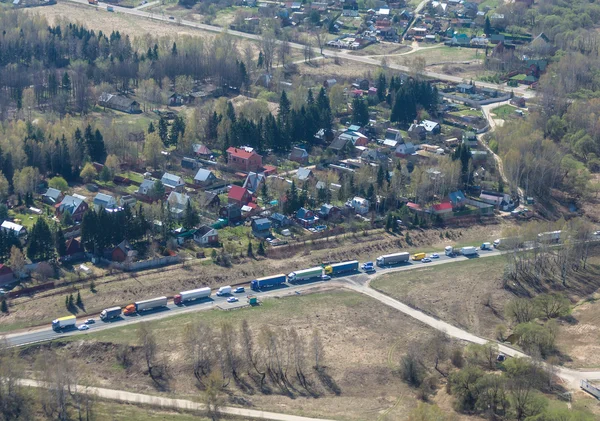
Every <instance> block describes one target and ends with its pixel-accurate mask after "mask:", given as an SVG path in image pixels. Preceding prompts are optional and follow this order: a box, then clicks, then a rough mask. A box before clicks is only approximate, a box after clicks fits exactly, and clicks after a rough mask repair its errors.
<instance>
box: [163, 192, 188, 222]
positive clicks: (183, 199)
mask: <svg viewBox="0 0 600 421" xmlns="http://www.w3.org/2000/svg"><path fill="white" fill-rule="evenodd" d="M189 201H190V197H189V196H188V195H187V194H185V193H179V192H176V191H172V192H171V193H169V197H168V198H167V202H168V204H169V209H170V211H171V215H172V216H173V218H175V219H181V218H182V217H183V214H184V212H185V208H186V207H187V205H188V202H189Z"/></svg>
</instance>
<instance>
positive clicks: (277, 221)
mask: <svg viewBox="0 0 600 421" xmlns="http://www.w3.org/2000/svg"><path fill="white" fill-rule="evenodd" d="M269 219H271V222H272V223H273V226H275V227H278V228H283V227H287V226H288V225H290V224H291V223H292V221H291V220H290V218H288V217H287V216H285V215H283V214H281V213H277V212H276V213H274V214H272V215H271V216H270V217H269Z"/></svg>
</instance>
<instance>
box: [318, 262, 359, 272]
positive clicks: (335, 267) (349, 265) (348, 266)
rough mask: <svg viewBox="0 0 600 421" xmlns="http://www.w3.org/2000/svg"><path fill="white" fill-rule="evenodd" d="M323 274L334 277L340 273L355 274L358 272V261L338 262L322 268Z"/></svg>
mask: <svg viewBox="0 0 600 421" xmlns="http://www.w3.org/2000/svg"><path fill="white" fill-rule="evenodd" d="M324 270H325V274H327V275H331V276H335V275H341V274H342V273H348V272H357V271H358V260H352V261H350V262H340V263H334V264H331V265H327V266H325V268H324Z"/></svg>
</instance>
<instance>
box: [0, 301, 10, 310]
mask: <svg viewBox="0 0 600 421" xmlns="http://www.w3.org/2000/svg"><path fill="white" fill-rule="evenodd" d="M0 311H1V312H2V313H8V304H7V303H6V299H4V298H3V299H2V305H0Z"/></svg>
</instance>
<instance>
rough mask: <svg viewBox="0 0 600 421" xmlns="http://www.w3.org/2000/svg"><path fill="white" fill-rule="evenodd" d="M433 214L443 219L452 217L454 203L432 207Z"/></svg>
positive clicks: (443, 203) (444, 203)
mask: <svg viewBox="0 0 600 421" xmlns="http://www.w3.org/2000/svg"><path fill="white" fill-rule="evenodd" d="M431 212H432V213H433V214H434V215H438V216H441V217H442V218H443V217H448V216H451V215H452V203H450V202H442V203H438V204H436V205H433V206H432V207H431Z"/></svg>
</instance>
